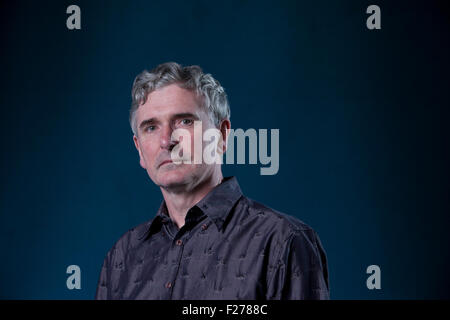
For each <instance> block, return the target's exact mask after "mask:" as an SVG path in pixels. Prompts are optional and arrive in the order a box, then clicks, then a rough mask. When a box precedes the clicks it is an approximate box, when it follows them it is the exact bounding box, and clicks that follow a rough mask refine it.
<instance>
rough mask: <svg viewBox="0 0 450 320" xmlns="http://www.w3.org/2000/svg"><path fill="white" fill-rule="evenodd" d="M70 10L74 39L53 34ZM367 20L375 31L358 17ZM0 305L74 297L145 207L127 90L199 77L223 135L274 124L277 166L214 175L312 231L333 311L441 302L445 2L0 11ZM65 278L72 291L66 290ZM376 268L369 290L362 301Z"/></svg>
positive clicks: (444, 278) (86, 292) (445, 252)
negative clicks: (72, 274) (219, 99)
mask: <svg viewBox="0 0 450 320" xmlns="http://www.w3.org/2000/svg"><path fill="white" fill-rule="evenodd" d="M70 4H77V5H79V6H80V8H81V19H82V29H81V30H78V31H69V30H68V29H67V28H66V19H67V17H68V15H67V14H66V8H67V6H69V5H70ZM370 4H378V5H379V6H380V7H381V23H382V29H381V30H376V31H369V30H368V29H367V28H366V25H365V24H366V19H367V17H368V15H367V14H366V13H365V11H366V8H367V6H368V5H370ZM0 8H1V9H0V14H1V16H0V34H1V36H0V37H1V38H0V39H1V51H0V54H1V65H0V66H1V69H0V70H1V95H0V99H1V100H0V103H1V111H2V113H1V118H0V121H1V126H0V130H1V135H0V138H1V150H2V153H1V165H0V170H1V192H0V197H1V199H0V213H1V215H0V219H1V220H0V223H1V225H0V243H1V244H0V250H1V251H0V252H1V264H0V298H8V299H10V298H17V299H80V298H81V299H91V298H93V296H94V293H95V288H96V285H97V279H98V275H99V272H100V267H101V263H102V261H103V257H104V255H105V254H106V252H107V251H108V250H109V248H110V247H111V246H112V245H113V243H114V242H115V241H116V240H117V239H118V237H120V235H122V234H123V233H124V232H125V231H127V230H128V229H129V228H131V227H133V226H135V225H137V224H139V223H142V222H144V221H146V220H148V219H150V218H152V217H153V216H154V214H155V212H156V209H157V208H158V206H159V204H160V202H161V200H162V197H161V194H160V191H159V189H158V188H157V187H155V186H154V185H153V183H152V182H151V181H150V179H149V178H148V176H147V174H146V172H145V171H144V170H143V169H141V168H140V166H139V163H138V154H137V152H136V151H135V149H134V145H133V142H132V134H131V130H130V128H129V125H128V109H129V106H130V90H131V84H132V81H133V79H134V77H135V76H136V75H137V73H139V72H140V71H142V70H143V69H151V68H153V67H155V66H156V65H157V64H159V63H162V62H166V61H177V62H179V63H181V64H184V65H191V64H198V65H200V66H201V67H202V68H203V69H204V71H206V72H208V73H212V74H213V76H214V77H216V78H217V79H218V80H219V81H220V82H221V84H222V85H223V86H224V87H225V89H226V91H227V93H228V96H229V99H230V103H231V122H232V127H234V128H243V129H244V130H246V129H248V128H256V129H259V128H267V129H271V128H279V129H280V170H279V172H278V174H277V175H275V176H261V175H259V168H260V166H259V165H233V166H226V167H225V168H224V173H225V174H226V175H235V176H237V177H238V180H239V182H240V185H241V188H242V189H243V191H244V192H245V193H246V194H247V196H249V197H251V198H254V199H256V200H258V201H261V202H263V203H265V204H267V205H269V206H271V207H273V208H275V209H278V210H280V211H283V212H286V213H288V214H291V215H295V216H296V217H298V218H300V219H301V220H303V221H304V222H306V223H307V224H309V225H311V226H312V227H313V228H314V229H315V230H316V231H317V232H318V233H319V235H320V237H321V239H322V243H323V245H324V247H325V249H326V251H327V254H328V259H329V268H330V282H331V298H333V299H410V298H419V299H420V298H427V299H428V298H449V293H448V292H449V290H448V288H449V287H450V276H449V274H448V273H449V243H450V242H449V240H450V239H449V235H448V226H449V192H448V191H449V188H448V187H449V170H448V163H449V152H448V148H449V140H448V133H449V129H448V123H449V112H448V108H449V91H448V90H449V71H450V68H449V39H450V37H449V32H448V31H449V12H450V11H449V7H448V5H447V4H446V2H445V1H431V2H430V1H422V2H412V1H389V2H384V1H370V2H369V1H261V0H258V1H253V0H252V1H250V0H248V1H220V2H218V1H206V0H205V1H185V0H180V1H155V0H153V1H121V2H119V1H55V2H48V1H28V2H26V1H20V2H19V1H17V2H16V1H10V2H7V3H5V2H2V3H1V4H0ZM71 264H76V265H79V266H80V267H81V274H82V284H81V285H82V289H81V290H68V289H67V288H66V278H67V276H68V275H67V274H66V268H67V266H68V265H71ZM371 264H377V265H379V266H380V267H381V285H382V289H381V290H372V291H370V290H368V289H367V287H366V278H367V276H368V275H367V274H366V273H365V271H366V268H367V266H369V265H371Z"/></svg>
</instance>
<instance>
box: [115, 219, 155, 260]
mask: <svg viewBox="0 0 450 320" xmlns="http://www.w3.org/2000/svg"><path fill="white" fill-rule="evenodd" d="M152 222H153V218H152V219H150V220H148V221H145V222H143V223H141V224H139V225H136V226H134V227H132V228H130V229H128V230H127V231H126V232H124V233H122V235H121V236H120V237H119V238H118V239H117V240H116V242H115V243H114V244H113V246H112V247H111V248H110V250H109V251H108V256H110V257H112V256H120V257H123V256H124V255H125V254H126V252H129V251H130V250H132V249H133V248H135V247H136V246H138V245H139V243H141V240H142V239H143V238H144V237H145V235H146V234H147V231H148V229H149V228H150V225H151V223H152Z"/></svg>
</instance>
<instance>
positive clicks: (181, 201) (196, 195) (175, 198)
mask: <svg viewBox="0 0 450 320" xmlns="http://www.w3.org/2000/svg"><path fill="white" fill-rule="evenodd" d="M222 179H223V176H222V172H220V171H219V172H216V173H214V174H212V175H211V176H210V177H209V178H207V179H205V180H203V181H202V182H201V183H199V184H198V185H196V186H195V187H194V188H192V189H191V188H190V189H189V190H186V191H185V192H179V190H178V191H177V192H172V191H171V190H168V189H164V188H161V192H162V194H163V197H164V201H165V202H166V206H167V211H168V213H169V216H170V218H171V219H172V221H174V222H175V224H176V225H177V226H178V228H179V229H180V228H181V227H182V226H184V223H185V218H186V215H187V212H188V211H189V209H190V208H192V207H193V206H194V205H195V204H197V203H198V202H199V201H200V200H202V199H203V198H204V197H205V196H206V195H207V194H208V193H209V192H210V191H211V190H212V189H213V188H214V187H216V186H217V185H219V184H220V183H221V182H222Z"/></svg>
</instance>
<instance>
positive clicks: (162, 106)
mask: <svg viewBox="0 0 450 320" xmlns="http://www.w3.org/2000/svg"><path fill="white" fill-rule="evenodd" d="M199 102H200V101H199V99H198V98H197V96H196V94H195V93H194V92H192V91H189V90H187V89H183V88H180V87H179V86H177V85H176V84H171V85H168V86H165V87H163V88H161V89H157V90H155V91H153V92H152V93H150V94H149V95H148V97H147V101H146V102H145V103H144V104H142V105H141V106H140V107H139V108H138V110H137V111H138V118H140V119H146V118H150V117H159V116H161V117H163V116H170V115H171V114H174V113H180V112H191V113H196V114H198V113H199V112H201V109H202V108H200V103H199Z"/></svg>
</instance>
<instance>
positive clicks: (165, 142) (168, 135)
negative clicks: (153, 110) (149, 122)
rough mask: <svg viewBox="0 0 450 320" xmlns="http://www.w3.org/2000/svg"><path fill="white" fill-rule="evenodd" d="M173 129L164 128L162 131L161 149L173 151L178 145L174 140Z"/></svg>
mask: <svg viewBox="0 0 450 320" xmlns="http://www.w3.org/2000/svg"><path fill="white" fill-rule="evenodd" d="M172 132H173V130H172V128H171V127H170V126H164V127H163V128H162V130H161V136H160V140H159V144H160V147H161V149H167V150H169V151H171V150H172V149H173V147H174V146H175V145H176V144H177V142H176V141H174V140H172Z"/></svg>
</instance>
